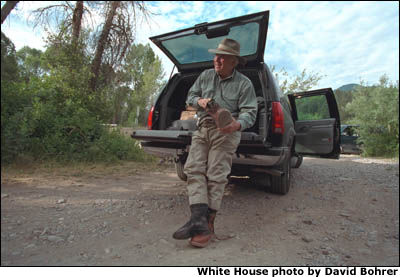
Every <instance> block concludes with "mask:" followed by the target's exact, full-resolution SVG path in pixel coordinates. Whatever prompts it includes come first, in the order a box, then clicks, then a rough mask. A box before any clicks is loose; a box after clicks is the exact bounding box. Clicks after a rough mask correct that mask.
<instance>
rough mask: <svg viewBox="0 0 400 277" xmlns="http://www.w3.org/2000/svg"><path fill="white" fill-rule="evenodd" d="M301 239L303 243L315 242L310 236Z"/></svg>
mask: <svg viewBox="0 0 400 277" xmlns="http://www.w3.org/2000/svg"><path fill="white" fill-rule="evenodd" d="M301 239H302V241H304V242H307V243H309V242H312V241H314V239H312V238H310V237H308V236H303V237H302V238H301Z"/></svg>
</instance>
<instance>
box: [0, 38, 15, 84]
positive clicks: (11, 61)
mask: <svg viewBox="0 0 400 277" xmlns="http://www.w3.org/2000/svg"><path fill="white" fill-rule="evenodd" d="M17 79H18V64H17V56H16V51H15V45H14V43H12V41H11V40H10V39H9V38H8V37H7V36H6V35H5V34H4V33H3V32H1V81H2V82H3V81H16V80H17Z"/></svg>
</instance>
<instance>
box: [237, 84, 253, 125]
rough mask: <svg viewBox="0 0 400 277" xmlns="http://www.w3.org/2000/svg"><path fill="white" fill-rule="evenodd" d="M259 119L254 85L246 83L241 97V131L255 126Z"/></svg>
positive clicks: (239, 118) (239, 120)
mask: <svg viewBox="0 0 400 277" xmlns="http://www.w3.org/2000/svg"><path fill="white" fill-rule="evenodd" d="M256 118H257V98H256V93H255V91H254V87H253V84H252V83H251V81H250V80H249V82H247V83H245V84H244V86H243V89H242V91H241V93H240V96H239V117H238V119H237V121H238V122H239V123H240V125H241V129H240V130H241V131H243V130H245V129H247V128H250V127H251V126H253V125H254V123H255V122H256Z"/></svg>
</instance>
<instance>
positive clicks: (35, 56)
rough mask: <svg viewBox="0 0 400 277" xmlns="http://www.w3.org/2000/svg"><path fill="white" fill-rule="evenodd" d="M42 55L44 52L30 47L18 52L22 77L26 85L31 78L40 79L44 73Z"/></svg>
mask: <svg viewBox="0 0 400 277" xmlns="http://www.w3.org/2000/svg"><path fill="white" fill-rule="evenodd" d="M42 54H43V52H42V51H40V50H38V49H34V48H30V47H28V46H24V47H23V48H21V49H20V50H18V52H17V54H16V56H17V61H18V66H19V70H20V75H21V78H22V79H23V80H25V82H26V83H28V82H29V81H30V79H31V78H33V77H40V76H41V75H42V74H43V73H44V69H43V67H42V60H41V58H42Z"/></svg>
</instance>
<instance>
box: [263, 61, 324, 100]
mask: <svg viewBox="0 0 400 277" xmlns="http://www.w3.org/2000/svg"><path fill="white" fill-rule="evenodd" d="M270 69H271V72H272V74H274V75H275V78H276V79H277V81H278V82H279V87H280V89H281V91H282V92H283V93H285V94H286V93H294V92H302V91H307V90H310V89H312V88H313V87H315V86H316V85H317V84H318V82H319V81H320V80H321V79H322V78H323V77H324V76H322V75H320V74H319V73H310V74H309V73H307V70H306V69H303V71H302V72H301V73H300V74H299V75H297V76H290V75H289V73H288V72H287V71H286V70H285V69H284V68H281V69H280V70H279V72H276V67H275V66H274V65H272V66H270Z"/></svg>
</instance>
